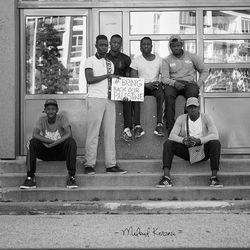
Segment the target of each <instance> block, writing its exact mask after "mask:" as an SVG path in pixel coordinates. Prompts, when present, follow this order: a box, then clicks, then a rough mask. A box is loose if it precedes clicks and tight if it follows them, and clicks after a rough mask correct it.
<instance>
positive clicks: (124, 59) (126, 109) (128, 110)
mask: <svg viewBox="0 0 250 250" xmlns="http://www.w3.org/2000/svg"><path fill="white" fill-rule="evenodd" d="M121 47H122V37H121V36H120V35H118V34H115V35H113V36H112V37H111V39H110V51H109V52H108V53H107V58H108V59H109V60H110V61H112V62H113V64H114V66H115V71H114V74H115V75H118V76H122V77H129V76H130V64H131V59H130V57H129V56H127V55H125V54H123V53H121ZM122 104H123V119H124V131H123V133H122V139H123V140H125V141H131V140H132V133H131V129H132V125H133V123H132V108H133V106H134V103H132V102H130V101H123V102H122Z"/></svg>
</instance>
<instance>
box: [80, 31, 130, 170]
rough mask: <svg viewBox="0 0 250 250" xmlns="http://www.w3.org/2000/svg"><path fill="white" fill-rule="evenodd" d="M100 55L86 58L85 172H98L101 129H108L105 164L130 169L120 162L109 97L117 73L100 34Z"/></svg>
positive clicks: (113, 107) (98, 46) (97, 53)
mask: <svg viewBox="0 0 250 250" xmlns="http://www.w3.org/2000/svg"><path fill="white" fill-rule="evenodd" d="M95 47H96V50H97V52H96V54H95V55H94V56H91V57H88V58H87V59H86V61H85V76H86V80H87V83H88V98H87V138H86V146H85V151H86V152H85V159H86V163H85V173H86V174H89V175H93V174H95V170H94V167H95V164H96V157H97V147H98V138H99V133H100V129H101V127H102V129H103V132H104V148H105V165H106V171H107V173H121V174H124V173H126V171H124V170H122V169H121V168H119V166H118V165H117V164H116V149H115V121H116V114H115V102H114V101H111V100H109V99H108V92H109V84H110V80H111V79H112V78H117V77H118V76H116V75H114V64H113V63H112V62H111V61H110V60H108V59H107V58H106V54H107V51H108V39H107V37H106V36H105V35H98V36H97V37H96V44H95Z"/></svg>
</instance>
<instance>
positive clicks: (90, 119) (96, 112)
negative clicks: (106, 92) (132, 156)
mask: <svg viewBox="0 0 250 250" xmlns="http://www.w3.org/2000/svg"><path fill="white" fill-rule="evenodd" d="M115 112H116V111H115V102H114V101H111V100H109V99H105V98H93V97H88V99H87V138H86V145H85V159H86V163H85V165H88V166H92V167H94V166H95V164H96V158H97V147H98V142H99V133H100V130H101V129H102V130H103V134H104V152H105V153H104V154H105V165H106V167H107V168H109V167H113V166H115V165H116V150H115V122H116V113H115Z"/></svg>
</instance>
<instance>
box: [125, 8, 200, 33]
mask: <svg viewBox="0 0 250 250" xmlns="http://www.w3.org/2000/svg"><path fill="white" fill-rule="evenodd" d="M195 25H196V12H195V11H191V10H190V11H164V12H163V11H162V12H130V34H131V35H137V34H141V35H143V34H149V35H153V34H195Z"/></svg>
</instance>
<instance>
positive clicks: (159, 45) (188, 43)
mask: <svg viewBox="0 0 250 250" xmlns="http://www.w3.org/2000/svg"><path fill="white" fill-rule="evenodd" d="M183 48H184V50H187V51H189V52H192V53H195V52H196V43H195V40H185V41H184V47H183ZM152 53H153V54H158V55H159V56H160V57H162V58H165V57H167V56H168V55H169V54H170V53H171V52H170V48H169V45H168V41H153V49H152ZM140 54H141V51H140V41H130V57H131V59H134V58H135V57H137V56H139V55H140Z"/></svg>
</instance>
